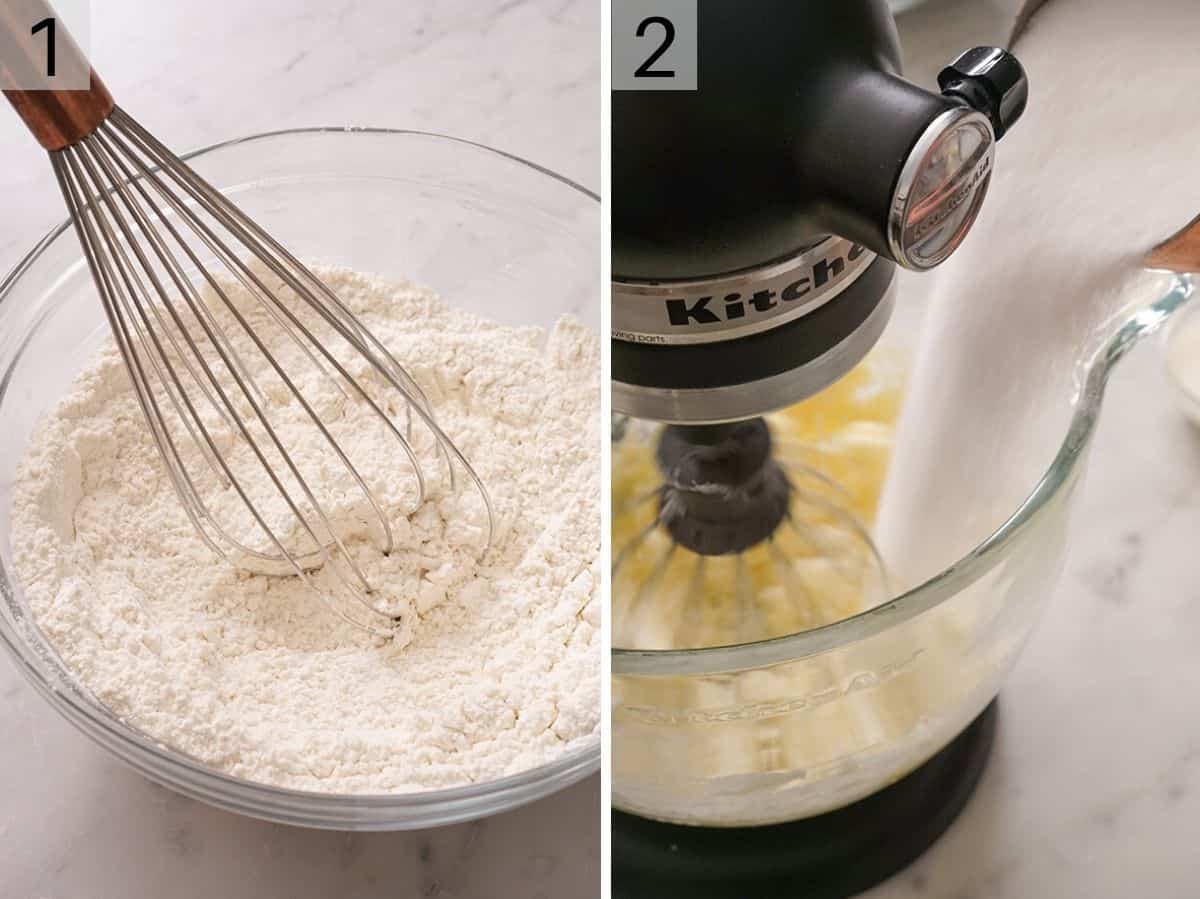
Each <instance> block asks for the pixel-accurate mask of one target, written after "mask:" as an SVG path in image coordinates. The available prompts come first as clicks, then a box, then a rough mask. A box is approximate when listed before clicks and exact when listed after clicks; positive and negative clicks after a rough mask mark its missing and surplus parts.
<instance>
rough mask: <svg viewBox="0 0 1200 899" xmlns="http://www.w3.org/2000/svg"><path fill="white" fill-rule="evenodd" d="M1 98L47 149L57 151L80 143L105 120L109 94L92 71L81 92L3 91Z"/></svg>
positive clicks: (111, 101) (111, 102)
mask: <svg viewBox="0 0 1200 899" xmlns="http://www.w3.org/2000/svg"><path fill="white" fill-rule="evenodd" d="M4 96H6V97H8V102H9V103H11V104H12V105H13V108H14V109H16V110H17V113H18V114H19V115H20V116H21V118H22V119H24V120H25V124H26V125H27V126H28V127H29V130H30V131H31V132H33V136H34V137H36V138H37V139H38V143H40V144H41V145H42V146H43V147H45V148H46V149H47V150H51V151H53V150H61V149H63V148H64V147H69V146H71V145H72V144H75V143H78V142H79V141H81V140H83V139H84V138H85V137H87V136H88V135H89V134H91V133H92V132H93V131H95V130H96V129H97V128H98V127H100V123H101V122H103V121H104V120H105V119H107V118H108V116H109V113H111V112H112V110H113V98H112V94H110V93H109V92H108V88H106V87H105V86H104V82H103V81H101V80H100V79H99V77H97V75H96V73H95V72H92V84H91V87H90V88H89V89H88V90H85V91H21V90H6V91H4Z"/></svg>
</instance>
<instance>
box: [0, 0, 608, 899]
mask: <svg viewBox="0 0 1200 899" xmlns="http://www.w3.org/2000/svg"><path fill="white" fill-rule="evenodd" d="M0 2H2V0H0ZM92 8H93V37H92V56H93V60H94V62H95V65H96V68H97V70H98V71H99V72H100V73H101V76H102V77H103V78H104V79H105V81H106V82H107V84H108V86H109V88H110V90H111V91H112V92H113V94H114V96H115V97H116V98H117V100H118V102H119V103H120V104H121V105H122V106H123V107H125V108H126V109H127V110H129V111H130V112H131V113H132V114H133V115H135V116H137V117H138V118H139V119H140V120H141V121H142V122H143V124H145V125H146V126H147V127H149V128H150V129H151V130H153V131H154V132H156V133H157V134H158V135H159V136H160V137H161V138H163V139H164V140H165V141H166V142H167V143H169V144H171V145H172V146H174V147H175V148H177V149H180V150H184V149H190V148H192V147H196V146H199V145H203V144H207V143H212V142H215V141H219V140H224V139H227V138H232V137H237V136H241V135H244V134H249V133H252V132H259V131H265V130H270V129H275V128H288V127H297V126H310V125H346V124H349V125H374V126H385V127H395V128H415V129H422V130H431V131H440V132H443V133H447V134H452V135H455V136H458V137H465V138H469V139H472V140H476V141H480V142H483V143H486V144H490V145H492V146H495V147H498V148H501V149H504V150H507V151H509V152H512V153H516V154H518V155H520V156H524V157H525V158H527V159H530V160H533V161H535V162H538V163H540V164H542V165H544V166H547V167H549V168H551V169H554V170H556V171H558V172H561V173H563V174H565V175H567V176H569V177H571V178H573V179H575V180H576V181H578V182H580V183H581V184H583V185H584V186H585V187H588V188H590V189H591V190H598V189H599V182H600V179H599V158H600V152H599V107H600V103H599V89H600V85H599V31H598V29H599V20H600V12H599V4H598V2H596V0H517V2H504V3H501V2H491V0H489V2H480V0H419V2H417V0H358V2H355V0H347V2H327V0H254V2H252V3H246V2H240V0H203V2H201V0H170V2H153V3H152V2H145V0H93V3H92ZM7 109H8V105H7V103H0V270H2V271H4V272H7V271H8V270H9V269H10V268H11V267H12V266H13V265H14V264H15V263H16V262H17V260H18V259H19V258H20V256H21V255H22V254H23V253H24V252H25V251H26V250H28V249H29V247H31V246H32V245H33V243H34V241H35V240H36V239H37V238H38V237H39V236H40V235H41V233H42V232H44V231H45V230H47V229H48V228H49V227H50V226H51V225H54V224H57V222H58V221H60V220H61V219H62V218H63V211H62V201H61V200H60V198H59V196H58V192H57V188H56V187H55V186H54V181H53V177H52V175H51V173H50V168H49V165H48V164H47V162H46V159H45V155H44V154H43V152H42V151H41V149H40V148H39V147H38V146H37V145H36V144H35V143H34V142H33V141H32V139H31V138H30V137H29V136H28V134H26V133H25V132H24V131H23V130H22V128H21V126H20V124H19V123H18V121H17V119H16V118H15V116H11V115H9V114H8V113H7V112H6V111H5V110H7ZM599 832H600V807H599V779H598V778H597V777H593V778H591V779H589V780H587V781H585V782H584V783H582V784H579V785H578V786H576V787H573V788H571V789H568V790H566V791H565V792H563V793H560V794H558V795H557V796H554V797H551V798H549V799H546V800H543V801H542V802H539V803H536V804H534V805H532V806H527V807H525V808H523V809H520V810H517V811H515V812H512V813H510V814H506V815H501V816H498V817H495V818H492V819H489V820H487V821H485V822H480V823H477V824H471V825H464V826H459V827H448V828H442V829H438V830H434V831H429V832H426V833H409V834H403V833H401V834H360V835H351V834H340V833H325V832H317V831H305V830H300V829H297V828H291V827H282V826H276V825H270V824H265V823H261V822H257V821H253V820H250V819H247V818H241V817H238V816H235V815H232V814H228V813H225V812H220V811H216V810H214V809H210V808H208V807H206V806H204V805H201V804H199V803H196V802H193V801H191V800H187V799H182V798H180V797H178V796H175V795H173V794H171V793H168V792H167V791H165V790H162V789H160V788H158V787H155V786H152V785H150V784H149V783H147V782H146V781H144V780H142V779H141V778H140V777H139V776H138V775H136V774H134V773H132V772H130V771H128V770H126V769H125V768H124V767H123V766H122V765H120V764H119V763H117V762H115V761H113V760H111V759H110V758H109V757H108V756H107V755H106V754H104V753H103V752H102V751H101V750H100V749H98V748H96V747H94V746H93V745H92V744H91V743H89V742H88V741H87V740H86V739H85V738H84V737H82V736H81V735H79V734H78V733H77V732H76V731H75V730H74V729H72V728H71V727H70V726H69V725H67V724H66V723H65V722H63V721H62V720H61V719H59V718H58V716H57V715H56V714H55V713H54V712H52V711H51V710H50V709H49V708H48V707H47V706H45V705H44V704H43V702H42V701H41V699H39V698H38V696H37V695H36V694H35V693H34V692H33V690H32V689H31V688H30V687H28V686H27V685H26V684H25V682H24V680H23V679H22V678H21V676H20V675H19V674H18V673H17V671H16V670H15V669H14V668H13V666H12V665H11V664H10V663H9V662H8V660H7V657H6V658H5V660H4V661H0V899H143V897H145V899H191V897H221V899H243V897H245V899H249V897H255V899H273V897H289V899H292V897H294V899H305V897H322V899H334V897H338V899H340V897H377V896H389V897H390V896H402V897H441V899H477V897H478V899H482V897H488V899H491V897H495V899H510V897H511V899H536V897H545V899H576V897H579V899H584V897H594V896H596V895H597V892H598V884H599V878H600V868H599V840H600V837H599Z"/></svg>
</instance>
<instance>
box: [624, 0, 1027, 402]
mask: <svg viewBox="0 0 1200 899" xmlns="http://www.w3.org/2000/svg"><path fill="white" fill-rule="evenodd" d="M697 15H698V28H697V34H698V41H699V46H698V58H699V59H700V60H701V65H700V78H699V82H698V89H697V90H694V91H679V90H644V89H643V90H632V91H616V92H614V94H613V102H612V117H613V128H612V131H613V152H612V165H613V187H612V196H613V213H612V223H613V235H612V246H613V284H612V310H613V313H612V326H613V344H612V369H613V380H614V384H613V408H614V410H615V411H617V412H620V413H624V414H628V415H633V416H637V417H640V418H647V419H653V420H657V421H665V422H674V423H686V424H696V423H716V422H729V421H737V420H740V419H746V418H752V417H754V416H757V415H761V414H763V413H764V412H767V411H770V410H773V409H778V408H782V407H784V406H787V405H789V404H791V403H795V402H797V401H799V400H801V399H803V398H805V397H807V396H811V395H813V394H815V393H817V392H818V391H820V390H822V389H824V388H825V387H827V386H828V385H829V384H831V383H833V382H834V381H836V380H837V379H838V378H840V377H842V376H843V375H845V373H846V372H847V371H849V370H850V369H851V368H852V367H853V366H854V365H855V364H856V363H858V362H859V361H860V360H861V359H862V358H863V357H864V356H865V355H866V353H867V352H868V351H869V350H870V348H871V347H872V346H873V345H874V344H875V343H876V341H877V340H878V339H879V337H880V335H881V334H882V332H883V330H884V327H885V326H886V324H887V322H888V318H889V316H890V313H891V300H890V293H889V287H890V285H891V283H892V280H893V274H894V270H895V265H896V264H899V265H902V266H905V267H907V268H911V269H914V270H918V271H923V270H926V269H929V268H932V267H934V266H936V265H939V264H940V263H941V262H943V261H944V260H945V259H946V258H947V257H949V256H950V254H951V253H953V252H954V250H955V249H956V248H957V247H958V246H959V244H960V243H961V242H962V240H963V239H964V238H965V237H966V234H967V233H968V231H969V230H970V228H971V225H972V224H973V222H974V220H975V217H976V215H977V213H978V211H979V209H980V206H981V204H982V201H983V198H984V195H985V194H986V191H987V187H988V184H989V182H990V178H991V171H992V163H993V156H994V152H995V143H996V141H997V140H998V139H999V138H1000V137H1001V136H1002V135H1003V134H1004V133H1005V132H1006V131H1007V129H1008V128H1009V127H1011V126H1012V124H1013V123H1014V122H1015V121H1016V120H1017V119H1018V118H1019V117H1020V115H1021V113H1022V111H1023V109H1024V105H1025V97H1026V82H1025V76H1024V72H1023V71H1022V69H1021V66H1020V64H1019V63H1018V62H1017V61H1016V59H1014V58H1013V57H1012V56H1011V55H1010V54H1008V53H1007V52H1005V51H1003V50H1000V49H997V48H990V47H978V48H975V49H973V50H969V51H967V52H966V53H964V54H962V55H961V56H960V57H959V58H958V59H957V60H955V61H954V62H953V63H952V64H951V65H950V66H948V67H947V68H946V69H945V70H944V71H943V72H942V74H941V76H940V77H939V87H940V89H941V92H940V93H932V92H929V91H926V90H923V89H922V88H919V87H917V86H915V85H913V84H911V83H909V82H907V81H905V80H903V79H902V78H900V77H899V74H898V73H899V68H900V66H899V58H900V51H899V46H898V43H897V38H896V32H895V26H894V23H893V21H892V19H891V15H890V13H889V12H888V9H887V6H886V3H885V0H814V2H808V3H795V2H793V0H763V2H761V3H758V4H755V9H754V12H753V14H750V13H748V12H747V10H746V7H745V4H739V3H735V2H730V0H700V2H699V3H698V6H697Z"/></svg>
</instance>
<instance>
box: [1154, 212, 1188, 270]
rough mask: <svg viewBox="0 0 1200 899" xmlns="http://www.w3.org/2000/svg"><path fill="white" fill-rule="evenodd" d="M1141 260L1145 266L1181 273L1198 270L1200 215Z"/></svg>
mask: <svg viewBox="0 0 1200 899" xmlns="http://www.w3.org/2000/svg"><path fill="white" fill-rule="evenodd" d="M1143 261H1144V264H1145V266H1146V268H1157V269H1164V270H1166V271H1169V272H1176V273H1178V274H1181V275H1182V274H1186V273H1188V272H1200V216H1197V217H1196V218H1194V219H1192V220H1191V221H1190V222H1188V224H1186V225H1184V227H1183V229H1182V230H1180V231H1177V232H1175V234H1173V235H1172V236H1170V237H1168V238H1167V239H1166V240H1164V241H1163V242H1162V243H1160V244H1159V245H1158V246H1156V247H1155V248H1154V249H1153V250H1151V251H1150V252H1149V253H1147V254H1146V256H1145V259H1144V260H1143Z"/></svg>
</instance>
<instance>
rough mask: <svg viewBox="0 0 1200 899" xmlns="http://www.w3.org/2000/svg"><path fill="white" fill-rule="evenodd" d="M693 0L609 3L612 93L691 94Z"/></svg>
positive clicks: (694, 72)
mask: <svg viewBox="0 0 1200 899" xmlns="http://www.w3.org/2000/svg"><path fill="white" fill-rule="evenodd" d="M696 34H697V31H696V0H613V4H612V89H613V90H615V91H694V90H696V87H697V61H696V55H697V54H696Z"/></svg>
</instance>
